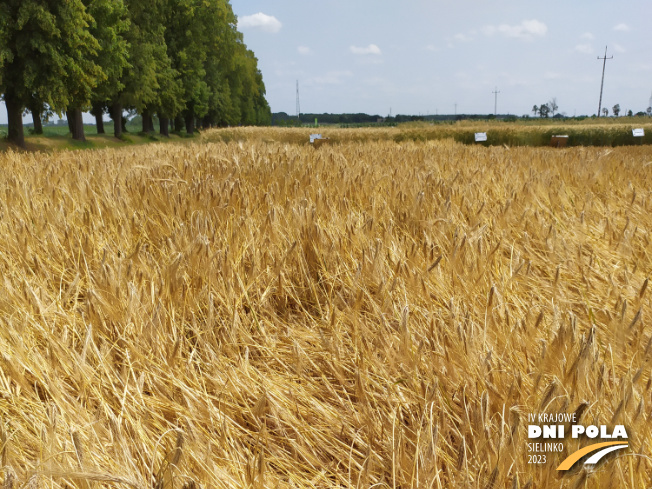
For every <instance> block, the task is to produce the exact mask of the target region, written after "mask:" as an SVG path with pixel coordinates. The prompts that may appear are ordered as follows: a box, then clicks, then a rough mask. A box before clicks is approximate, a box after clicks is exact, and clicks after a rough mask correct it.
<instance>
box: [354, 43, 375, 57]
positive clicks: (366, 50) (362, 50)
mask: <svg viewBox="0 0 652 489" xmlns="http://www.w3.org/2000/svg"><path fill="white" fill-rule="evenodd" d="M349 50H350V51H351V52H352V53H353V54H363V55H364V54H374V55H380V54H382V52H381V51H380V48H379V47H378V46H376V45H375V44H369V46H367V47H357V46H351V47H350V48H349Z"/></svg>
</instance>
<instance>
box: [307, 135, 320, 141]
mask: <svg viewBox="0 0 652 489" xmlns="http://www.w3.org/2000/svg"><path fill="white" fill-rule="evenodd" d="M315 139H321V134H311V135H310V142H311V143H313V142H315Z"/></svg>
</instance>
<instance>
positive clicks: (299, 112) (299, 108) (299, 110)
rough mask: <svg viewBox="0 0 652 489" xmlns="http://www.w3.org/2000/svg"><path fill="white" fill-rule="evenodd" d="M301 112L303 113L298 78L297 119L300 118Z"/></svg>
mask: <svg viewBox="0 0 652 489" xmlns="http://www.w3.org/2000/svg"><path fill="white" fill-rule="evenodd" d="M300 114H301V105H299V80H297V119H299V115H300Z"/></svg>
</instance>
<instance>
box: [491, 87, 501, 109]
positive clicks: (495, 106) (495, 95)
mask: <svg viewBox="0 0 652 489" xmlns="http://www.w3.org/2000/svg"><path fill="white" fill-rule="evenodd" d="M491 93H493V94H494V115H498V94H499V93H500V92H499V91H498V87H496V89H495V90H494V91H493V92H491Z"/></svg>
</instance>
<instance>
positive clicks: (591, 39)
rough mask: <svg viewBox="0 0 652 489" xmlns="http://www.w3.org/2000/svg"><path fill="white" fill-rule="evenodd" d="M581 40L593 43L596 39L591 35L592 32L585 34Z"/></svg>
mask: <svg viewBox="0 0 652 489" xmlns="http://www.w3.org/2000/svg"><path fill="white" fill-rule="evenodd" d="M580 39H586V40H587V41H593V39H595V36H594V35H593V34H591V33H590V32H585V33H584V34H582V35H581V36H580Z"/></svg>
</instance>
